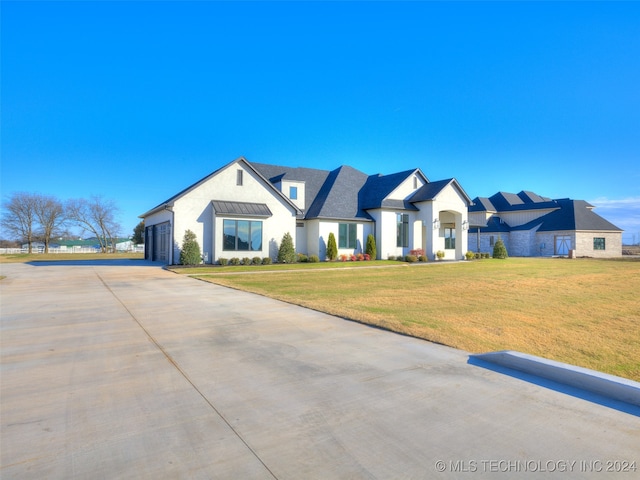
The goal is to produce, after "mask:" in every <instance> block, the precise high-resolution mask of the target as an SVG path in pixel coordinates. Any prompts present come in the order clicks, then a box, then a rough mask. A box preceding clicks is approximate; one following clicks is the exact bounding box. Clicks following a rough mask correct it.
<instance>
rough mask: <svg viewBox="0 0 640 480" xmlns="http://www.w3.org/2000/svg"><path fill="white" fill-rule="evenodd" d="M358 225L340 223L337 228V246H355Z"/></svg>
mask: <svg viewBox="0 0 640 480" xmlns="http://www.w3.org/2000/svg"><path fill="white" fill-rule="evenodd" d="M357 229H358V225H357V224H355V223H341V224H340V225H339V230H338V248H356V242H357V240H358V236H357V235H358V233H357V231H358V230H357Z"/></svg>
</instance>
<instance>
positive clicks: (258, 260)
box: [251, 257, 262, 265]
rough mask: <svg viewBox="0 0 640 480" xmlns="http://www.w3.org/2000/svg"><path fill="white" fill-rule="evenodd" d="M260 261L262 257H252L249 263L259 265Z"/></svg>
mask: <svg viewBox="0 0 640 480" xmlns="http://www.w3.org/2000/svg"><path fill="white" fill-rule="evenodd" d="M261 263H262V259H261V258H260V257H253V258H252V259H251V265H260V264H261Z"/></svg>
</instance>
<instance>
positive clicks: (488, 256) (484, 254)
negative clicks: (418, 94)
mask: <svg viewBox="0 0 640 480" xmlns="http://www.w3.org/2000/svg"><path fill="white" fill-rule="evenodd" d="M480 256H481V257H482V258H491V255H489V252H482V253H481V254H480Z"/></svg>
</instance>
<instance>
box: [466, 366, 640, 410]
mask: <svg viewBox="0 0 640 480" xmlns="http://www.w3.org/2000/svg"><path fill="white" fill-rule="evenodd" d="M467 363H468V364H469V365H475V366H476V367H481V368H486V369H487V370H491V371H493V372H497V373H501V374H503V375H507V376H509V377H513V378H517V379H518V380H522V381H525V382H529V383H532V384H534V385H538V386H540V387H544V388H548V389H549V390H554V391H556V392H560V393H564V394H565V395H570V396H572V397H576V398H580V399H582V400H586V401H588V402H592V403H596V404H598V405H602V406H604V407H609V408H613V409H614V410H618V411H620V412H624V413H628V414H629V415H635V416H636V417H640V407H638V406H636V405H633V404H631V403H627V402H622V401H619V400H614V399H612V398H608V397H605V396H604V395H598V394H597V393H593V392H589V391H586V390H582V389H580V388H576V387H572V386H570V385H563V384H562V383H558V382H554V381H553V380H549V379H546V378H542V377H538V376H535V375H531V374H529V373H525V372H520V371H518V370H513V369H511V368H507V367H503V366H501V365H496V364H494V363H490V362H487V361H485V360H481V359H479V358H475V357H473V356H469V360H468V362H467Z"/></svg>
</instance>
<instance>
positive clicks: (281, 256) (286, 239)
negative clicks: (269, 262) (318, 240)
mask: <svg viewBox="0 0 640 480" xmlns="http://www.w3.org/2000/svg"><path fill="white" fill-rule="evenodd" d="M297 258H298V257H297V255H296V251H295V249H294V248H293V238H291V234H290V233H289V232H287V233H285V234H284V235H283V236H282V242H280V248H279V249H278V263H296V260H297Z"/></svg>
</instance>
